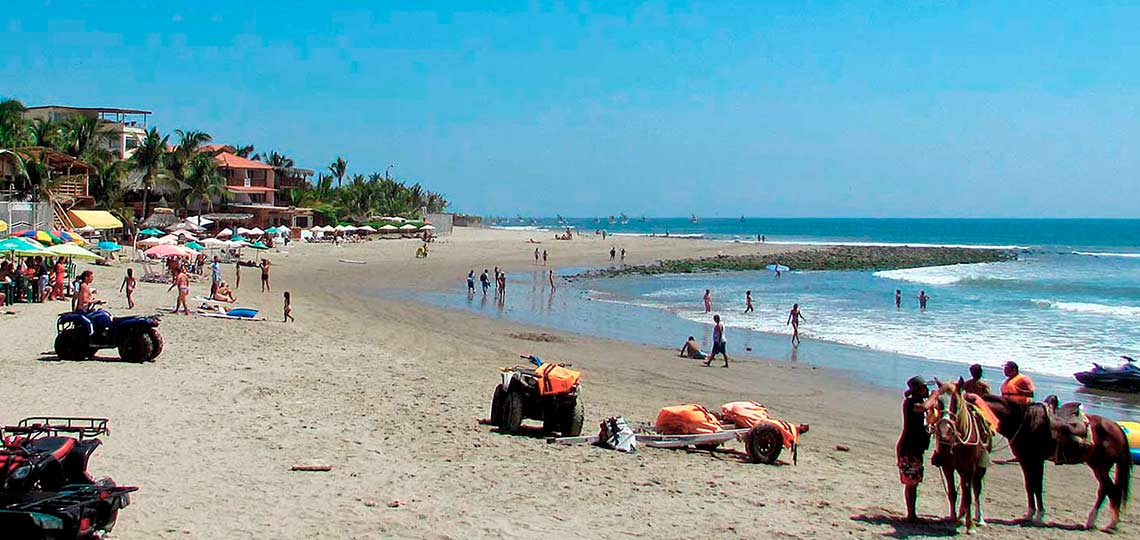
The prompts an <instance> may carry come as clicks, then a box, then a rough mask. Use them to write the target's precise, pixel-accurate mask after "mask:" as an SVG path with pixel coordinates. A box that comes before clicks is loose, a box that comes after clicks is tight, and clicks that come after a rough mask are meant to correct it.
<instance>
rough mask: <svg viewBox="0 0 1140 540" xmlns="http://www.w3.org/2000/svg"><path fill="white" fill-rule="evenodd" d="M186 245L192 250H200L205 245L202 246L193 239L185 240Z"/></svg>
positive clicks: (204, 247)
mask: <svg viewBox="0 0 1140 540" xmlns="http://www.w3.org/2000/svg"><path fill="white" fill-rule="evenodd" d="M186 247H188V248H190V249H192V250H194V251H202V250H204V249H206V246H203V245H202V244H199V243H198V242H195V241H193V240H191V241H189V242H186Z"/></svg>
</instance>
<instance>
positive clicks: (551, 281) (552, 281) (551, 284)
mask: <svg viewBox="0 0 1140 540" xmlns="http://www.w3.org/2000/svg"><path fill="white" fill-rule="evenodd" d="M546 276H547V278H548V279H549V280H550V292H552V293H553V292H554V289H556V288H557V287H555V286H554V270H551V271H550V272H549V273H548V274H547V275H546Z"/></svg>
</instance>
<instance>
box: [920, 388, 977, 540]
mask: <svg viewBox="0 0 1140 540" xmlns="http://www.w3.org/2000/svg"><path fill="white" fill-rule="evenodd" d="M935 382H936V383H938V386H939V389H938V390H936V391H935V392H934V394H933V395H931V396H930V399H928V400H927V402H926V409H927V425H928V426H929V427H930V431H931V432H932V433H933V434H934V436H935V440H936V441H937V446H936V447H935V450H934V455H935V461H937V463H935V465H937V466H938V467H939V468H940V469H942V477H943V478H944V479H945V480H946V498H947V500H948V501H949V503H950V518H951V521H952V522H953V523H955V526H957V525H959V524H962V523H963V522H964V523H965V525H966V534H971V533H973V532H974V526H975V525H977V526H979V527H981V526H984V525H985V524H986V521H985V518H983V517H982V483H983V482H982V481H983V479H984V478H985V476H986V467H987V466H988V465H989V447H990V442H991V441H992V440H993V432H992V431H991V429H990V426H989V424H987V423H986V421H985V419H984V418H982V416H981V414H980V413H979V412H978V410H977V406H975V405H973V404H971V403H968V402H967V401H966V395H965V392H964V391H963V390H962V385H963V381H962V379H958V382H957V383H947V384H942V383H940V382H938V381H937V380H936V381H935ZM955 473H957V475H958V477H959V478H960V479H961V489H962V504H961V506H958V507H957V508H955V507H956V506H957V505H958V488H957V487H956V486H955V483H954V480H955V478H954V476H955ZM971 505H973V507H974V508H973V512H971Z"/></svg>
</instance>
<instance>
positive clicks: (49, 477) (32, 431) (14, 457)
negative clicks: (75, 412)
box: [0, 417, 138, 540]
mask: <svg viewBox="0 0 1140 540" xmlns="http://www.w3.org/2000/svg"><path fill="white" fill-rule="evenodd" d="M107 434H109V430H108V429H107V420H106V419H105V418H51V417H38V418H25V419H23V420H21V421H20V423H19V424H17V425H15V426H5V427H3V428H0V438H2V441H3V446H0V537H3V538H20V539H30V540H64V539H66V540H88V539H96V538H103V537H104V536H106V534H107V533H109V532H110V531H111V529H112V528H113V527H114V526H115V521H116V519H117V518H118V515H119V510H120V509H122V508H124V507H126V506H127V505H128V504H130V495H129V494H130V493H131V492H134V491H137V490H138V488H137V487H132V486H118V485H116V484H115V482H114V481H113V480H111V479H110V478H101V479H95V478H92V476H91V475H90V474H89V473H88V472H87V462H88V460H89V459H90V457H91V454H92V453H93V452H94V451H95V449H96V448H98V447H99V445H100V444H102V441H101V440H100V439H98V438H96V437H98V436H99V435H107Z"/></svg>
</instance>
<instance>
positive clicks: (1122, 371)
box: [1073, 356, 1140, 392]
mask: <svg viewBox="0 0 1140 540" xmlns="http://www.w3.org/2000/svg"><path fill="white" fill-rule="evenodd" d="M1121 358H1123V359H1124V360H1125V363H1124V364H1122V365H1120V366H1117V367H1104V366H1101V365H1100V364H1095V363H1094V364H1093V368H1092V369H1090V370H1088V371H1082V372H1080V373H1074V374H1073V376H1074V377H1076V378H1077V380H1078V381H1080V383H1081V384H1083V385H1085V386H1087V387H1089V388H1102V389H1105V390H1116V391H1118V392H1140V366H1138V365H1136V360H1135V359H1133V358H1132V357H1129V356H1121Z"/></svg>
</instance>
